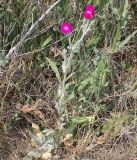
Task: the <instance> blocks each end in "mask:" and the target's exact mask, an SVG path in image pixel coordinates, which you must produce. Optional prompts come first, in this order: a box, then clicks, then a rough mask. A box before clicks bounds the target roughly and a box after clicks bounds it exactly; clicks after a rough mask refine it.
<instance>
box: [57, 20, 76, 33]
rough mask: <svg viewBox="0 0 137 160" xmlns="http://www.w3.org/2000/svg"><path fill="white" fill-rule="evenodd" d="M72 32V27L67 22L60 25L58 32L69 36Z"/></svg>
mask: <svg viewBox="0 0 137 160" xmlns="http://www.w3.org/2000/svg"><path fill="white" fill-rule="evenodd" d="M72 30H73V27H72V26H71V24H70V23H68V22H65V23H62V24H61V26H60V31H61V32H62V33H63V34H66V35H67V34H69V33H71V32H72Z"/></svg>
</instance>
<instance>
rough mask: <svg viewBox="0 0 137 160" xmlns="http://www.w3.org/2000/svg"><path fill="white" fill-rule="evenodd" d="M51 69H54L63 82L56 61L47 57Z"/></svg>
mask: <svg viewBox="0 0 137 160" xmlns="http://www.w3.org/2000/svg"><path fill="white" fill-rule="evenodd" d="M46 59H47V61H48V63H49V65H50V67H51V69H52V70H53V72H54V73H55V74H56V77H57V79H58V81H59V82H60V83H61V77H60V74H59V71H58V68H57V66H56V63H55V62H54V61H52V60H50V59H49V58H46Z"/></svg>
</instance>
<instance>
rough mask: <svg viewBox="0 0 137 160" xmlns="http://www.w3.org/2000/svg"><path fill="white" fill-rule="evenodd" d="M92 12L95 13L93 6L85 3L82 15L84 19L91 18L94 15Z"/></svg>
mask: <svg viewBox="0 0 137 160" xmlns="http://www.w3.org/2000/svg"><path fill="white" fill-rule="evenodd" d="M94 14H95V10H94V7H93V6H92V5H86V8H85V10H84V12H83V17H84V18H85V19H92V18H93V17H94Z"/></svg>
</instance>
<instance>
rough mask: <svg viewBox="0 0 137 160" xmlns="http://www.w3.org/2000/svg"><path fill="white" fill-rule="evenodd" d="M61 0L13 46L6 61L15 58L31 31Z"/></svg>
mask: <svg viewBox="0 0 137 160" xmlns="http://www.w3.org/2000/svg"><path fill="white" fill-rule="evenodd" d="M60 2H61V0H58V1H56V2H55V3H54V4H53V5H51V7H50V8H49V9H48V10H47V11H46V12H45V13H43V14H42V15H41V17H40V18H39V19H38V20H37V21H36V22H35V23H34V24H33V25H32V26H31V27H30V28H29V30H28V31H27V32H26V34H25V35H24V36H23V37H22V38H21V39H20V41H19V42H18V43H17V44H16V45H15V46H13V47H12V48H11V49H10V50H9V52H8V54H7V55H6V57H5V58H6V60H8V61H9V60H10V59H11V58H12V57H13V56H15V55H16V54H17V52H18V50H19V48H20V47H21V46H22V45H23V43H24V42H25V40H26V39H27V38H28V37H29V36H30V35H31V34H32V33H33V31H34V30H35V28H36V27H37V26H38V24H39V23H40V22H41V21H42V20H43V19H44V18H45V17H46V16H47V15H48V14H49V12H50V11H51V10H52V9H53V8H54V7H55V6H56V5H57V4H58V3H60Z"/></svg>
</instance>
